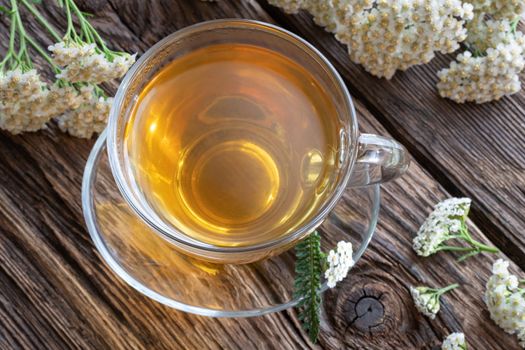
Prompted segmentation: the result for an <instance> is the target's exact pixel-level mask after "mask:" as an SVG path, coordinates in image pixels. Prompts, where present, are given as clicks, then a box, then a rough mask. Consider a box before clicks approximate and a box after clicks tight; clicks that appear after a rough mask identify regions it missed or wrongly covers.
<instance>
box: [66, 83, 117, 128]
mask: <svg viewBox="0 0 525 350" xmlns="http://www.w3.org/2000/svg"><path fill="white" fill-rule="evenodd" d="M81 96H82V101H81V103H80V106H79V107H78V108H76V109H72V110H70V111H68V112H66V113H64V114H63V115H62V116H60V117H59V118H58V126H59V127H60V129H61V130H62V131H64V132H67V133H69V134H70V135H72V136H75V137H80V138H91V136H93V134H94V133H100V132H102V131H103V130H104V128H105V127H106V123H107V120H108V116H109V111H110V109H111V104H112V103H113V98H106V97H101V96H98V95H97V94H95V93H94V91H93V87H92V86H87V87H83V88H82V89H81Z"/></svg>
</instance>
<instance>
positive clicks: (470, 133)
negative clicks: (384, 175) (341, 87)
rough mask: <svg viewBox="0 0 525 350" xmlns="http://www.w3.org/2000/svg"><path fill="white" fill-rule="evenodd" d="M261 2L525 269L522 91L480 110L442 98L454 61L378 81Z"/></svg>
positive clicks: (304, 23) (326, 40)
mask: <svg viewBox="0 0 525 350" xmlns="http://www.w3.org/2000/svg"><path fill="white" fill-rule="evenodd" d="M260 2H261V4H262V5H263V7H264V9H265V10H267V11H269V13H270V14H271V15H272V17H273V18H274V19H275V20H276V21H278V22H279V23H280V24H282V25H283V26H284V27H285V28H288V29H290V30H292V31H293V32H295V33H297V34H299V35H300V36H302V37H304V38H305V39H306V40H308V41H310V42H311V43H312V44H314V45H315V46H316V47H317V48H319V49H320V50H321V51H322V52H323V53H324V54H325V55H326V56H327V57H328V58H329V59H330V61H331V62H332V63H333V64H334V65H335V67H336V68H337V70H338V71H339V72H340V73H341V75H342V76H343V78H344V79H345V81H346V83H347V85H348V87H349V90H350V91H351V93H352V94H353V95H354V96H356V97H358V98H360V99H361V101H363V103H364V104H365V106H366V107H367V108H368V109H369V110H370V111H372V112H373V113H374V116H375V117H376V118H377V119H378V120H379V121H380V122H381V123H382V124H383V125H384V126H385V127H386V128H387V130H388V131H389V132H390V133H392V135H393V136H394V137H395V138H397V139H398V140H400V141H402V142H403V143H404V144H405V146H406V147H407V148H408V149H409V150H410V152H412V154H413V155H414V156H415V157H416V158H417V159H418V160H419V161H420V162H421V164H422V165H423V166H424V167H425V168H426V169H427V170H428V171H430V172H431V173H432V176H434V177H435V178H436V179H437V180H438V181H439V182H440V183H441V184H443V185H444V186H445V188H446V189H447V190H448V191H450V192H451V193H453V194H454V195H456V196H468V197H471V198H472V199H473V206H472V217H473V219H474V221H475V222H476V223H478V224H479V225H481V226H483V228H484V232H485V233H486V234H487V235H488V236H489V237H490V238H491V239H492V240H493V241H494V242H495V244H496V245H497V246H498V247H499V248H500V249H502V250H503V251H505V252H506V253H507V254H508V255H509V256H510V257H512V258H513V259H514V261H516V262H517V263H519V264H520V266H521V267H522V268H525V235H523V232H525V215H523V214H524V212H525V209H524V208H525V151H524V150H525V93H524V92H523V91H521V92H520V93H518V94H516V95H514V96H512V97H510V98H504V99H502V100H501V101H498V102H493V103H486V104H483V105H476V104H473V103H467V104H463V105H460V104H457V103H455V102H452V101H450V100H445V99H442V98H440V97H439V95H438V93H437V90H436V87H435V85H436V83H437V80H438V79H437V76H436V72H437V71H438V70H439V69H441V68H444V67H446V66H447V65H448V62H449V61H450V60H451V58H452V57H453V56H452V55H449V56H443V55H438V57H436V58H435V59H434V60H432V61H431V62H430V63H429V64H426V65H422V66H417V67H412V68H411V69H409V70H407V71H406V72H398V73H396V75H395V76H394V77H393V79H392V80H386V79H378V78H376V77H374V76H372V75H370V74H368V73H367V72H366V71H365V70H364V69H363V68H362V67H361V66H359V65H357V64H354V63H352V62H351V61H350V60H349V58H348V53H347V50H346V47H345V46H343V45H342V44H340V43H338V42H337V41H336V40H335V38H334V36H333V35H332V34H330V33H327V32H325V31H324V30H323V29H322V28H321V27H319V26H316V25H315V24H314V23H313V21H312V19H311V17H310V15H308V14H307V13H305V12H301V13H299V14H298V15H286V14H284V13H283V12H282V11H280V10H279V9H277V8H275V7H272V6H270V5H268V4H267V3H266V2H265V1H264V0H261V1H260Z"/></svg>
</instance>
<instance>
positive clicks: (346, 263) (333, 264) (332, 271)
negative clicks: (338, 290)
mask: <svg viewBox="0 0 525 350" xmlns="http://www.w3.org/2000/svg"><path fill="white" fill-rule="evenodd" d="M352 254H353V248H352V243H350V242H345V241H340V242H339V243H337V249H336V250H333V249H332V250H330V252H328V257H327V261H328V269H327V270H326V271H325V274H324V277H325V278H326V279H327V284H328V287H330V288H333V287H335V285H336V284H337V283H338V282H341V281H342V280H343V279H344V278H345V277H346V275H347V274H348V271H349V270H350V268H351V267H352V266H354V259H353V257H352Z"/></svg>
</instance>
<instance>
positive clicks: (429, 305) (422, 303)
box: [410, 284, 459, 320]
mask: <svg viewBox="0 0 525 350" xmlns="http://www.w3.org/2000/svg"><path fill="white" fill-rule="evenodd" d="M458 286H459V285H458V284H451V285H450V286H448V287H445V288H441V289H436V288H430V287H426V286H419V287H410V294H411V295H412V299H413V300H414V305H415V306H416V309H417V310H418V311H419V312H420V313H422V314H423V315H425V316H427V317H429V318H430V319H432V320H433V319H434V318H435V317H436V314H437V313H438V312H439V308H440V303H439V298H440V297H441V295H443V294H444V293H446V292H448V291H450V290H452V289H454V288H457V287H458Z"/></svg>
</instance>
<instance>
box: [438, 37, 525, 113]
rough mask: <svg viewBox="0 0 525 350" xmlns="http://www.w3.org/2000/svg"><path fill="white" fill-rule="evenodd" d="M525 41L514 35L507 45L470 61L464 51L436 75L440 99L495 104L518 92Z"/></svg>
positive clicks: (523, 65) (488, 51) (472, 57)
mask: <svg viewBox="0 0 525 350" xmlns="http://www.w3.org/2000/svg"><path fill="white" fill-rule="evenodd" d="M524 53H525V37H524V36H523V34H522V33H516V36H515V38H513V39H512V40H509V42H508V43H505V42H502V43H500V44H498V45H497V46H496V47H495V48H489V49H487V50H486V55H485V56H480V57H474V56H473V55H472V54H471V53H470V52H469V51H466V52H464V53H462V54H460V55H458V57H457V58H456V61H454V62H452V63H451V65H450V67H449V68H446V69H443V70H441V71H439V72H438V77H439V83H438V85H437V86H438V90H439V93H440V95H441V96H442V97H447V98H450V99H452V100H454V101H456V102H459V103H463V102H466V101H474V102H476V103H484V102H489V101H497V100H499V99H501V98H502V97H504V96H508V95H512V94H514V93H516V92H518V91H520V89H521V84H520V78H519V74H520V72H521V71H522V70H523V68H524V67H525V59H524Z"/></svg>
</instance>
